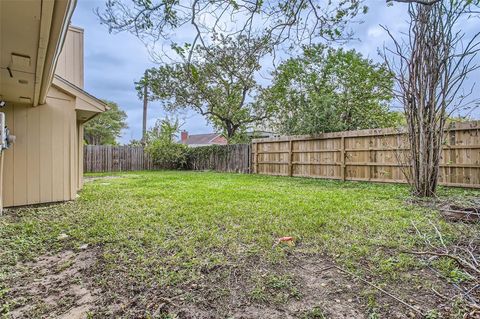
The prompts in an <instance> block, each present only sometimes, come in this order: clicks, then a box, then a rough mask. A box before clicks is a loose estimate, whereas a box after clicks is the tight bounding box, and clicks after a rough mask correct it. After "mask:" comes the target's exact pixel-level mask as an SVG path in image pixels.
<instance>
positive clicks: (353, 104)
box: [262, 45, 401, 134]
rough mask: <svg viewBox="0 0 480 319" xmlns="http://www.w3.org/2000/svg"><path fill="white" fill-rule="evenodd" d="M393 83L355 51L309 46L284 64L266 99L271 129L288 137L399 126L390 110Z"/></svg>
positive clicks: (397, 117)
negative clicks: (272, 127) (272, 113)
mask: <svg viewBox="0 0 480 319" xmlns="http://www.w3.org/2000/svg"><path fill="white" fill-rule="evenodd" d="M392 90H393V78H392V74H391V73H390V72H389V71H388V69H387V68H386V67H385V66H384V65H381V64H376V63H373V62H372V61H371V60H368V59H365V58H363V57H362V55H361V54H360V53H357V52H356V51H354V50H351V51H344V50H342V49H338V50H335V49H332V48H327V47H326V46H323V45H313V46H308V47H304V50H303V55H301V56H299V57H296V58H291V59H289V60H287V61H285V62H284V63H282V64H281V65H280V66H279V67H278V68H277V70H276V71H275V73H274V80H273V84H272V86H271V87H270V88H269V89H268V90H267V91H266V92H265V93H264V94H263V95H262V103H265V104H269V105H271V107H270V108H273V109H275V114H274V117H273V120H272V123H271V125H273V126H274V127H276V128H277V130H278V131H279V133H283V134H315V133H321V132H333V131H344V130H355V129H364V128H379V127H389V126H394V125H396V124H397V123H398V121H399V120H400V119H401V115H400V114H399V113H394V112H391V111H390V110H389V102H390V101H391V100H392Z"/></svg>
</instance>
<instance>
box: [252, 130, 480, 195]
mask: <svg viewBox="0 0 480 319" xmlns="http://www.w3.org/2000/svg"><path fill="white" fill-rule="evenodd" d="M406 137H407V136H406V134H405V132H402V131H400V130H395V129H375V130H359V131H348V132H339V133H325V134H321V135H318V136H290V137H289V136H287V137H278V138H266V139H255V140H253V143H252V166H253V167H252V172H253V173H257V174H266V175H284V176H303V177H317V178H329V179H339V180H352V181H375V182H400V183H403V182H406V179H405V177H404V174H403V172H402V170H404V169H405V168H407V167H406V165H407V162H406V161H405V160H404V159H405V157H406V156H405V155H406V154H407V153H406V152H407V151H408V145H407V143H406V142H407V140H406ZM440 166H441V173H440V183H441V184H443V185H448V186H462V187H475V188H480V121H476V122H467V123H457V124H456V125H454V126H452V127H451V128H449V130H448V131H447V132H446V139H445V142H444V146H443V151H442V161H441V165H440Z"/></svg>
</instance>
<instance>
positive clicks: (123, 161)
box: [83, 145, 154, 173]
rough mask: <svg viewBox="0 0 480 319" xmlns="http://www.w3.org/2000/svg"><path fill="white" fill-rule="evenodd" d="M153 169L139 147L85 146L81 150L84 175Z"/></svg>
mask: <svg viewBox="0 0 480 319" xmlns="http://www.w3.org/2000/svg"><path fill="white" fill-rule="evenodd" d="M149 169H154V165H153V162H152V160H151V158H150V156H148V154H147V153H145V152H144V150H143V147H141V146H112V145H86V146H84V150H83V171H84V172H85V173H97V172H119V171H137V170H149Z"/></svg>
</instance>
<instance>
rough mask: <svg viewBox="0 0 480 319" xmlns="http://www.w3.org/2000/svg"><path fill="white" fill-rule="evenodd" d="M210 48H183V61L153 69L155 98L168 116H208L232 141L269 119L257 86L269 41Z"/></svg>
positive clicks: (227, 41)
mask: <svg viewBox="0 0 480 319" xmlns="http://www.w3.org/2000/svg"><path fill="white" fill-rule="evenodd" d="M213 41H214V43H213V44H212V45H210V46H209V47H208V48H204V47H203V46H197V47H196V49H195V52H194V53H195V54H194V55H193V57H192V59H191V60H188V51H186V50H184V48H179V47H177V48H176V50H177V52H178V54H179V55H180V56H181V58H182V59H183V62H181V63H178V64H166V65H162V66H160V67H158V68H152V69H150V70H149V72H148V74H149V85H150V98H151V99H155V100H160V101H162V102H163V106H164V108H165V109H166V110H167V111H171V112H174V111H179V110H188V109H191V110H193V111H195V112H197V113H199V114H201V115H203V116H205V117H206V119H207V120H208V121H209V122H210V123H211V124H212V125H213V126H214V127H215V129H217V130H218V131H220V132H223V134H224V136H225V137H226V138H227V139H231V138H233V137H234V136H235V135H237V134H239V133H241V132H242V131H244V130H245V129H247V128H248V127H249V126H252V125H254V124H255V123H257V122H259V121H262V120H264V119H266V118H268V116H269V109H268V108H267V107H263V105H259V104H258V103H256V97H257V95H258V94H259V92H260V91H261V87H260V85H259V84H258V83H257V81H256V75H257V72H258V71H259V70H260V67H261V66H260V59H261V58H262V57H263V56H264V55H265V54H266V53H267V52H268V50H269V46H268V42H267V41H266V40H265V39H264V38H256V39H249V38H247V37H245V36H238V37H236V38H227V37H224V36H218V37H215V38H214V39H213Z"/></svg>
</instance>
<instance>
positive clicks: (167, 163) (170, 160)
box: [146, 139, 188, 169]
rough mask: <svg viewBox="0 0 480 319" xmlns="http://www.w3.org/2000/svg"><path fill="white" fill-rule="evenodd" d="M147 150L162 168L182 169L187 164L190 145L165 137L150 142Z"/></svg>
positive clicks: (155, 162)
mask: <svg viewBox="0 0 480 319" xmlns="http://www.w3.org/2000/svg"><path fill="white" fill-rule="evenodd" d="M146 151H147V153H148V154H150V156H151V157H152V159H153V162H154V164H155V165H158V166H159V167H160V168H167V169H182V168H185V167H186V166H187V154H188V147H187V146H186V145H183V144H178V143H175V142H171V141H168V140H165V139H156V140H154V141H152V142H150V143H149V144H148V146H147V148H146Z"/></svg>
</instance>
